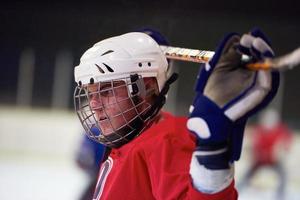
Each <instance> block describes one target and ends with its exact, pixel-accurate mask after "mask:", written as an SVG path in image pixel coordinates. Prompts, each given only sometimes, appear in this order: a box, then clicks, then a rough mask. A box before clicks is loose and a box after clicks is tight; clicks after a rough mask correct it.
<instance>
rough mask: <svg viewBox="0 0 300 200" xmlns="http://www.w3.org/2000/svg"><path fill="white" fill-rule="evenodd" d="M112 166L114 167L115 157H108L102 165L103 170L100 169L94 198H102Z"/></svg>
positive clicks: (95, 199) (94, 199)
mask: <svg viewBox="0 0 300 200" xmlns="http://www.w3.org/2000/svg"><path fill="white" fill-rule="evenodd" d="M112 167H113V159H112V158H111V157H108V159H107V160H106V161H105V162H104V163H103V164H102V166H101V170H100V174H99V177H98V181H97V185H96V189H95V192H94V197H93V200H99V199H100V197H101V195H102V192H103V188H104V185H105V181H106V178H107V176H108V174H109V172H110V171H111V169H112Z"/></svg>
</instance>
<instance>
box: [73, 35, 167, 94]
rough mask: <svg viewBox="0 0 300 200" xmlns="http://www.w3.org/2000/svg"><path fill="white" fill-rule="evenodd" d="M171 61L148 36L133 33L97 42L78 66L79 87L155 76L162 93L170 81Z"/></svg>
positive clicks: (84, 55) (76, 70) (75, 73)
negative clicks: (168, 77)
mask: <svg viewBox="0 0 300 200" xmlns="http://www.w3.org/2000/svg"><path fill="white" fill-rule="evenodd" d="M167 70H168V62H167V59H166V57H165V55H164V54H163V52H162V51H161V49H160V47H159V45H158V44H157V43H156V41H155V40H153V39H152V38H151V37H150V36H149V35H147V34H145V33H140V32H131V33H127V34H124V35H120V36H116V37H112V38H108V39H105V40H102V41H100V42H98V43H96V44H95V45H94V46H93V47H92V48H90V49H88V50H87V51H86V52H85V53H84V54H83V55H82V57H81V59H80V64H79V65H78V66H76V67H75V71H74V75H75V81H76V82H77V83H78V84H88V83H90V82H91V79H93V80H94V82H95V83H96V82H99V81H106V80H112V79H118V78H122V77H124V76H129V75H131V74H138V75H141V76H142V77H143V78H145V77H155V78H156V79H157V82H158V86H159V90H161V89H162V87H163V85H164V83H165V82H166V79H167Z"/></svg>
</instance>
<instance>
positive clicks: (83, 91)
mask: <svg viewBox="0 0 300 200" xmlns="http://www.w3.org/2000/svg"><path fill="white" fill-rule="evenodd" d="M91 85H93V86H94V89H93V90H92V91H91V90H89V87H90V86H91ZM103 86H104V87H103ZM120 90H122V91H125V94H123V95H122V97H121V98H120V97H119V96H118V95H119V94H118V91H120ZM150 90H151V89H150ZM152 90H153V89H152ZM151 94H153V92H151V91H146V89H145V84H144V80H143V78H142V77H141V76H139V75H137V74H135V75H131V76H130V77H124V78H119V79H115V80H110V81H105V82H98V83H95V84H93V81H92V80H91V84H87V85H79V86H77V87H76V88H75V91H74V106H75V111H76V113H77V115H78V117H79V120H80V121H81V124H82V126H83V127H84V129H85V132H86V134H87V136H88V137H89V138H91V139H92V140H95V141H97V142H99V143H102V144H104V145H106V146H109V147H119V146H121V145H122V144H125V143H127V142H128V141H130V140H131V139H132V138H134V137H135V136H137V135H138V134H140V133H141V132H142V130H143V128H144V127H145V125H146V124H147V121H149V120H150V118H151V117H152V116H148V117H147V116H145V115H144V114H145V113H146V112H147V111H148V110H149V109H150V107H151V105H150V103H148V102H146V97H147V96H148V95H151ZM108 95H109V97H108ZM93 98H96V99H97V100H98V102H99V105H98V106H97V107H95V106H93V107H92V106H91V100H92V99H93ZM107 98H110V100H107ZM124 103H126V104H127V105H130V106H127V108H126V109H125V108H124ZM112 110H113V111H112ZM99 113H101V114H99ZM128 113H131V117H128V115H129V114H128ZM100 115H101V116H100ZM116 119H118V120H119V121H122V122H123V123H122V124H123V125H121V126H116V125H115V124H114V123H113V121H114V120H116ZM101 124H106V126H109V130H111V131H110V132H109V133H107V132H105V131H107V130H104V129H103V128H101Z"/></svg>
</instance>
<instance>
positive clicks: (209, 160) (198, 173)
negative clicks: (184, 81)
mask: <svg viewBox="0 0 300 200" xmlns="http://www.w3.org/2000/svg"><path fill="white" fill-rule="evenodd" d="M165 42H166V40H165V39H164V37H163V36H162V35H161V34H160V33H158V32H157V31H154V30H150V29H148V30H143V31H141V32H131V33H127V34H123V35H120V36H117V37H112V38H108V39H106V40H102V41H100V42H98V43H96V44H95V45H94V46H93V47H91V48H90V49H88V50H87V51H86V52H85V53H84V54H83V56H82V57H81V59H80V64H79V65H78V66H77V67H75V72H74V73H75V80H76V82H77V84H78V86H77V87H76V89H75V93H74V101H75V109H76V112H77V114H78V117H79V119H80V121H81V123H82V125H83V127H84V128H85V130H86V134H87V135H88V137H90V138H91V139H93V140H95V141H97V142H99V143H102V144H104V145H106V146H107V147H109V148H112V151H111V153H110V155H109V157H108V159H106V161H105V162H104V163H103V164H102V165H101V169H100V172H99V177H98V181H97V186H96V189H95V193H94V197H93V199H94V200H98V199H105V200H110V199H114V200H115V199H117V200H119V199H128V200H134V199H158V200H168V199H202V200H217V199H222V200H233V199H237V191H236V190H235V188H234V161H236V160H238V159H239V157H240V153H241V147H242V141H243V133H244V128H245V124H246V122H247V119H248V117H250V116H251V115H252V114H254V113H256V112H258V111H259V110H261V109H262V108H263V107H264V106H266V105H267V104H268V103H269V102H270V101H271V100H272V99H273V97H274V95H275V94H276V91H277V88H278V85H279V74H278V72H276V71H251V70H249V69H247V68H245V65H246V63H245V62H242V60H241V57H242V54H246V55H248V56H249V57H250V62H256V61H260V60H263V59H264V58H268V57H272V56H273V55H274V53H273V50H272V49H271V47H270V43H269V41H268V39H267V38H266V36H265V35H264V34H263V33H262V32H261V31H260V30H259V29H253V30H251V31H250V32H249V33H246V34H244V35H239V34H237V33H230V34H228V35H226V36H225V37H224V39H223V40H222V41H221V42H220V44H219V45H218V47H217V49H216V53H215V55H214V57H213V58H212V59H211V60H210V61H209V62H208V63H206V64H205V67H203V68H201V70H200V73H199V75H198V78H197V82H196V89H195V99H194V101H193V102H192V103H191V108H190V114H189V116H188V117H175V116H173V115H172V114H170V113H166V112H163V111H162V110H161V108H162V106H163V105H164V104H165V102H166V96H167V93H168V90H169V88H170V85H171V84H172V83H173V82H174V81H175V80H176V79H177V76H178V75H177V74H174V73H173V74H171V73H170V72H171V70H170V68H169V64H168V61H167V59H166V57H165V55H164V54H163V52H162V51H161V49H160V47H159V44H165Z"/></svg>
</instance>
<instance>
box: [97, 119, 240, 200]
mask: <svg viewBox="0 0 300 200" xmlns="http://www.w3.org/2000/svg"><path fill="white" fill-rule="evenodd" d="M186 121H187V119H186V118H177V117H174V116H172V115H170V114H165V113H164V119H163V120H161V121H160V122H158V123H157V124H154V125H152V126H151V128H149V129H147V130H146V131H144V132H143V133H142V134H141V135H140V136H138V137H137V138H135V139H134V140H132V141H131V142H129V143H128V144H125V145H123V146H122V147H120V148H118V149H113V150H112V152H111V154H110V157H109V158H108V159H107V160H106V162H104V163H103V164H102V166H101V170H100V173H99V178H98V183H97V186H96V190H95V194H94V200H96V199H97V200H99V199H105V200H120V199H122V200H123V199H126V200H127V199H128V200H141V199H143V200H153V199H156V200H170V199H174V200H175V199H200V200H217V199H218V200H233V199H237V192H236V190H235V189H234V183H232V184H231V185H230V186H229V187H228V188H226V189H225V190H223V191H221V192H219V193H216V194H204V193H201V192H199V191H198V190H196V189H194V188H193V186H192V180H191V177H190V174H189V170H190V162H191V158H192V153H193V151H194V149H195V138H194V137H193V136H192V135H191V134H190V133H189V131H188V130H187V128H186Z"/></svg>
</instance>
